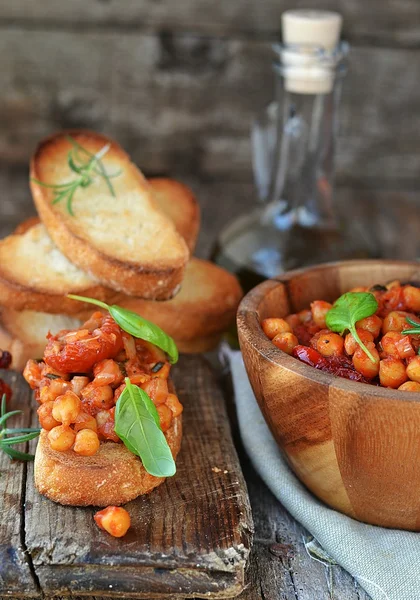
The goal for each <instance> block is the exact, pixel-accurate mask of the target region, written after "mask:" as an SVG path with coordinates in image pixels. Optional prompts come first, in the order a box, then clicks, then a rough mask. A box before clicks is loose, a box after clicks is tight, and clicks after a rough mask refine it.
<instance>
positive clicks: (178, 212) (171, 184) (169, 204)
mask: <svg viewBox="0 0 420 600" xmlns="http://www.w3.org/2000/svg"><path fill="white" fill-rule="evenodd" d="M148 182H149V183H150V185H151V186H152V188H153V191H154V193H155V198H156V201H157V203H158V204H159V208H160V209H161V211H162V212H164V213H165V215H167V216H168V217H169V218H170V219H171V220H172V221H173V222H174V223H175V227H176V229H177V231H178V233H179V234H180V235H181V236H182V237H183V238H184V240H185V241H186V242H187V245H188V248H189V249H190V252H191V253H192V252H194V248H195V244H196V241H197V236H198V231H199V229H200V209H199V206H198V202H197V200H196V199H195V197H194V194H193V193H192V191H191V190H190V188H189V187H187V186H186V185H184V184H183V183H181V182H179V181H175V179H166V178H162V177H153V178H151V179H148Z"/></svg>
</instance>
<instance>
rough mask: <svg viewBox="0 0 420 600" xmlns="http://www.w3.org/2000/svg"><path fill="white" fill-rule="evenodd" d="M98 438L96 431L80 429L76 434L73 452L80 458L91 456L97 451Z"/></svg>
mask: <svg viewBox="0 0 420 600" xmlns="http://www.w3.org/2000/svg"><path fill="white" fill-rule="evenodd" d="M99 446H100V443H99V438H98V435H97V433H96V431H92V429H82V430H81V431H78V432H77V433H76V441H75V442H74V448H73V450H74V451H75V452H77V454H80V455H81V456H93V455H94V454H96V453H97V452H98V450H99Z"/></svg>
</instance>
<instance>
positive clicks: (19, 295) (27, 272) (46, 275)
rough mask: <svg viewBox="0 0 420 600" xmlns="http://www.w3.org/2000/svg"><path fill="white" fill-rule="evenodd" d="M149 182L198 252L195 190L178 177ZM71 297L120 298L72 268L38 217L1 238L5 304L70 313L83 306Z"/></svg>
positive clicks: (0, 301)
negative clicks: (72, 295) (77, 295)
mask: <svg viewBox="0 0 420 600" xmlns="http://www.w3.org/2000/svg"><path fill="white" fill-rule="evenodd" d="M150 184H151V186H152V188H153V189H154V190H156V199H157V202H158V204H159V206H160V207H161V209H162V211H163V212H165V213H166V214H167V215H168V216H169V217H170V218H171V219H172V221H173V222H174V224H175V227H176V229H177V231H178V232H179V233H180V235H182V236H183V237H184V238H185V241H186V242H187V243H188V245H189V247H190V248H191V249H193V248H194V245H195V242H196V239H197V232H198V225H199V221H200V217H199V209H198V204H197V201H196V200H195V198H194V196H193V194H192V192H191V190H190V189H189V188H187V187H186V186H184V185H183V184H182V183H179V182H178V181H175V180H173V179H151V180H150ZM28 260H30V268H28ZM70 293H73V294H79V295H80V296H89V297H91V298H97V299H98V300H102V301H104V302H108V303H112V301H113V299H114V298H115V297H116V294H117V292H115V290H112V289H110V288H106V287H104V286H103V285H101V284H99V283H98V282H96V281H95V280H94V279H92V277H90V276H89V275H88V274H87V273H85V272H84V271H82V270H81V269H79V268H77V267H76V266H75V265H73V264H72V263H71V262H70V261H69V260H68V259H67V258H66V257H65V256H64V255H63V254H62V253H61V252H60V251H59V250H58V248H57V246H56V245H55V244H54V242H53V241H52V240H51V238H50V237H49V235H48V233H47V230H46V229H45V227H44V226H43V225H42V224H41V223H40V220H39V218H37V217H32V218H30V219H27V220H26V221H24V222H23V223H21V224H20V225H19V226H18V227H17V229H16V230H15V232H14V234H13V235H11V236H8V237H6V238H5V239H3V240H0V305H3V306H7V307H9V308H14V309H15V310H35V311H43V312H50V313H55V314H61V313H62V314H69V315H71V314H73V313H76V312H78V311H80V308H81V307H80V303H78V302H74V300H69V299H68V298H66V297H65V296H66V294H70ZM85 308H86V309H89V308H90V305H87V304H86V305H85Z"/></svg>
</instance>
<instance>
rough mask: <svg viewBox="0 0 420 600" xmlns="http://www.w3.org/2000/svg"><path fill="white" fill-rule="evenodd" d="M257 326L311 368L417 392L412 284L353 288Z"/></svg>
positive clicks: (418, 307)
mask: <svg viewBox="0 0 420 600" xmlns="http://www.w3.org/2000/svg"><path fill="white" fill-rule="evenodd" d="M261 326H262V329H263V331H264V333H265V334H266V335H267V337H268V338H269V339H270V340H271V341H272V342H273V344H274V345H275V346H277V347H278V348H279V349H280V350H282V351H283V352H286V353H287V354H289V355H291V356H293V357H295V358H297V359H298V360H300V361H302V362H304V363H306V364H308V365H310V366H312V367H314V368H316V369H319V370H321V371H324V372H327V373H331V374H333V375H336V376H339V377H344V378H347V379H351V380H354V381H360V382H363V383H370V384H373V385H380V386H383V387H387V388H393V389H398V390H401V391H406V392H420V355H419V353H420V289H419V288H418V287H417V286H416V285H413V284H412V283H407V284H402V283H400V281H392V282H390V283H388V284H387V285H375V286H373V287H371V288H366V287H358V288H354V289H352V290H350V292H347V293H346V294H343V295H342V296H340V298H338V299H337V300H336V301H335V302H334V304H331V303H329V302H325V301H324V300H322V299H320V300H315V301H314V302H312V303H311V305H310V307H308V308H307V309H304V310H301V311H300V312H298V313H294V314H289V315H288V316H286V317H285V318H283V319H282V318H266V319H264V320H263V321H262V323H261Z"/></svg>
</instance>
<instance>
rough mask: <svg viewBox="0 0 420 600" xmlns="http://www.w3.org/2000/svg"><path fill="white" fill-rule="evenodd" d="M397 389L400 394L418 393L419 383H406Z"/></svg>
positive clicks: (419, 389) (419, 390)
mask: <svg viewBox="0 0 420 600" xmlns="http://www.w3.org/2000/svg"><path fill="white" fill-rule="evenodd" d="M398 389H399V390H401V391H402V392H420V383H418V382H417V381H406V382H405V383H403V384H402V385H400V387H399V388H398Z"/></svg>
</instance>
